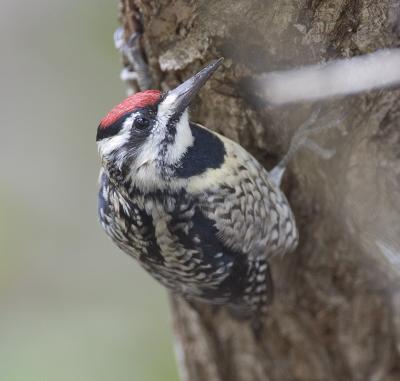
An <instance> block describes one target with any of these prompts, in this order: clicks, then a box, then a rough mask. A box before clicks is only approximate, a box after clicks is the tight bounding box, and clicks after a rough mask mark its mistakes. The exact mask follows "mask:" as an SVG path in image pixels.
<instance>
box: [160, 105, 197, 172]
mask: <svg viewBox="0 0 400 381" xmlns="http://www.w3.org/2000/svg"><path fill="white" fill-rule="evenodd" d="M193 142H194V139H193V135H192V131H191V130H190V126H189V115H188V112H187V110H185V112H184V113H183V114H182V116H181V118H180V120H179V122H178V124H177V125H176V135H175V140H174V143H173V144H171V145H170V146H169V148H168V151H167V154H166V158H165V160H166V162H167V163H168V164H174V163H176V162H177V161H178V160H179V159H181V157H182V156H183V154H184V153H185V152H186V151H187V149H188V148H189V147H190V146H192V145H193Z"/></svg>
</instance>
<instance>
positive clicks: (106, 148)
mask: <svg viewBox="0 0 400 381" xmlns="http://www.w3.org/2000/svg"><path fill="white" fill-rule="evenodd" d="M135 115H136V114H133V115H131V116H130V117H129V118H127V119H126V120H125V122H124V124H123V126H122V128H121V130H120V131H119V132H118V134H116V135H113V136H110V137H109V138H105V139H102V140H100V141H99V142H97V147H98V150H99V152H100V154H101V155H102V156H108V155H110V154H111V153H112V152H113V151H115V150H118V149H119V148H121V147H122V146H123V145H124V144H125V143H127V141H128V140H129V130H130V128H131V126H132V122H133V119H134V118H135Z"/></svg>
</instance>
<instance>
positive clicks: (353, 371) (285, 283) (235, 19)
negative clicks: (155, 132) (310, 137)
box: [121, 0, 400, 381]
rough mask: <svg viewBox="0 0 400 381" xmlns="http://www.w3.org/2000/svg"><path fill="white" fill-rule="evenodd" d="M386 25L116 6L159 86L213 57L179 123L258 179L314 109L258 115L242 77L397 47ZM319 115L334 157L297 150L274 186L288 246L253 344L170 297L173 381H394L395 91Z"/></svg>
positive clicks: (309, 9) (397, 290)
mask: <svg viewBox="0 0 400 381" xmlns="http://www.w3.org/2000/svg"><path fill="white" fill-rule="evenodd" d="M399 15H400V7H399V1H397V0H380V1H374V0H237V1H232V0H202V1H194V0H121V21H122V23H123V25H124V28H125V31H126V34H127V35H129V34H130V33H131V32H132V31H134V30H137V28H138V25H139V24H138V20H139V19H141V22H142V24H143V28H144V29H143V31H144V34H143V48H144V50H145V52H146V55H147V58H148V61H149V66H150V70H151V72H152V74H153V76H154V78H155V83H156V85H158V86H159V88H161V89H168V88H170V87H173V86H175V85H176V84H178V83H179V82H181V81H182V80H184V79H185V78H187V77H189V76H190V75H192V74H193V73H194V72H195V71H197V70H198V69H200V68H201V67H202V66H203V65H204V64H206V63H207V62H208V61H210V60H211V59H214V58H216V57H221V56H223V57H225V62H224V66H223V68H222V69H221V70H219V71H218V72H217V73H216V74H215V75H214V77H213V79H212V80H210V81H209V83H208V84H207V85H206V86H205V88H204V89H203V91H202V92H201V94H200V96H199V97H198V99H197V102H195V104H194V105H193V107H192V108H191V119H192V120H193V121H196V122H199V123H201V124H204V125H206V126H207V127H209V128H212V129H214V130H216V131H218V132H220V133H222V134H224V135H225V136H227V137H229V138H231V139H233V140H236V141H238V142H240V144H241V145H242V146H244V147H245V148H246V149H247V150H249V151H250V152H251V153H252V154H254V156H255V157H256V158H257V159H258V160H259V161H260V162H261V163H263V164H264V165H265V167H266V168H268V169H270V168H271V167H272V166H273V165H274V164H275V163H277V161H278V160H279V158H280V157H282V155H283V154H284V153H285V151H286V150H287V148H288V145H289V142H290V137H291V135H292V134H293V132H294V131H295V130H296V128H297V126H298V125H299V124H300V123H301V122H302V121H304V120H305V119H307V117H308V116H309V114H310V110H311V107H312V106H313V105H314V104H313V103H312V102H308V103H301V104H292V105H286V106H279V107H278V106H272V105H268V104H265V102H263V101H262V100H260V99H259V98H257V97H256V96H254V94H253V93H252V91H251V87H249V83H251V81H250V80H251V79H252V78H253V79H254V78H255V76H256V75H257V74H261V73H264V72H267V71H273V70H284V69H292V68H295V67H297V66H299V65H306V64H314V63H318V62H326V61H328V60H330V59H333V58H344V57H353V56H356V55H361V54H365V53H369V52H373V51H376V50H378V49H381V48H393V47H398V46H399V45H400V44H399V42H400V38H399V37H400V17H399ZM399 70H400V68H399ZM320 104H321V107H322V112H321V117H320V118H319V122H318V123H319V125H323V124H324V123H326V122H327V121H329V120H331V119H333V118H340V117H343V116H344V121H343V123H342V125H341V127H340V128H338V129H335V130H329V131H325V132H322V133H320V134H319V135H318V136H317V140H318V141H319V143H320V144H321V145H323V146H325V147H329V148H334V149H335V150H336V154H335V156H334V157H333V158H332V159H330V160H327V161H324V160H321V158H319V157H317V156H316V155H313V154H312V153H310V152H307V151H301V152H300V153H299V154H298V155H297V156H296V157H295V159H294V160H293V161H292V163H291V164H290V168H289V171H288V172H287V174H286V175H285V181H284V190H285V193H286V195H287V196H288V198H289V201H290V203H291V205H292V207H293V210H294V212H295V215H296V219H297V222H298V225H299V230H300V245H299V247H298V249H297V250H296V251H295V252H294V253H292V254H291V255H287V256H285V257H284V258H274V259H273V260H272V264H271V267H272V273H273V278H274V282H275V289H276V291H275V300H274V302H273V304H272V305H271V306H270V308H269V309H268V313H267V314H266V315H265V317H263V326H264V329H263V331H262V334H261V337H259V338H258V339H257V338H256V337H255V336H254V335H253V333H252V330H251V328H250V326H249V324H248V323H246V322H240V321H237V320H235V319H233V318H232V317H231V316H230V315H229V313H227V311H225V309H224V308H219V309H215V308H212V307H210V306H208V305H204V304H196V305H195V306H194V307H193V306H191V305H188V304H187V303H186V302H185V301H183V300H181V298H179V297H176V296H171V307H172V314H173V319H174V325H173V326H174V333H175V337H176V349H177V351H176V352H177V358H178V363H179V368H180V371H181V378H182V380H190V381H222V380H232V381H256V380H271V381H272V380H273V381H289V380H290V381H293V380H304V381H310V380H329V381H330V380H332V381H337V380H360V381H364V380H374V381H377V380H385V381H391V380H393V381H394V380H399V379H400V358H399V357H400V356H399V354H400V353H399V351H400V270H399V269H400V265H399V263H400V254H399V253H400V239H399V237H400V224H399V221H400V218H399V213H400V197H399V188H400V160H399V158H400V149H399V147H400V145H399V143H400V128H399V127H400V91H399V89H398V88H391V89H387V90H376V91H371V92H368V93H363V94H360V95H354V96H347V97H341V98H339V97H337V98H335V99H329V100H325V101H323V102H320Z"/></svg>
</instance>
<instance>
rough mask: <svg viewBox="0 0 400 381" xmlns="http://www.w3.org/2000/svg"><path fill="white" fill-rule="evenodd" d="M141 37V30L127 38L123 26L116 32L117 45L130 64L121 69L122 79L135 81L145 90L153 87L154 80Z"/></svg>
mask: <svg viewBox="0 0 400 381" xmlns="http://www.w3.org/2000/svg"><path fill="white" fill-rule="evenodd" d="M141 37H142V33H141V32H135V33H133V34H132V35H131V36H130V37H129V38H128V40H125V37H124V30H123V28H122V27H119V28H118V29H117V30H116V31H115V32H114V44H115V47H116V48H117V49H118V50H119V51H120V52H121V54H122V55H123V56H124V57H125V58H126V60H127V61H128V66H127V67H125V68H124V69H123V70H122V71H121V76H120V77H121V80H122V81H124V82H128V83H130V82H132V81H134V82H136V83H137V86H138V88H139V90H140V91H144V90H148V89H150V88H151V87H152V82H153V81H152V78H151V75H150V71H149V67H148V65H147V63H146V60H145V57H144V54H143V50H142V48H141V45H140V39H141Z"/></svg>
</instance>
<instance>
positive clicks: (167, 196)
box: [96, 59, 298, 315]
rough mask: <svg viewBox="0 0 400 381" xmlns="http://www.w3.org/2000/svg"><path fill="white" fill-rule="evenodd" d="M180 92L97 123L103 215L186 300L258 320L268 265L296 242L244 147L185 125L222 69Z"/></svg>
mask: <svg viewBox="0 0 400 381" xmlns="http://www.w3.org/2000/svg"><path fill="white" fill-rule="evenodd" d="M221 63H222V59H219V60H216V61H213V62H211V63H210V64H209V65H207V66H206V67H205V68H204V69H202V70H201V71H200V72H198V73H197V74H195V75H194V76H193V77H191V78H189V79H188V80H186V81H185V82H184V83H182V84H181V85H179V86H178V87H176V88H175V89H174V90H171V91H168V92H165V93H161V92H160V91H158V90H147V91H143V92H139V93H136V94H134V95H131V96H129V97H128V98H127V99H125V100H124V101H123V102H122V103H120V104H119V105H117V106H116V107H114V108H113V109H112V110H111V111H110V112H109V113H108V114H107V115H106V116H105V117H104V118H103V119H102V120H101V122H100V125H99V127H98V130H97V139H96V140H97V145H98V151H99V154H100V158H101V164H102V168H101V172H100V180H99V182H100V191H99V203H98V211H99V218H100V222H101V225H102V227H103V228H104V230H105V231H106V233H107V234H108V235H109V236H110V237H111V238H112V240H113V241H114V242H115V243H116V245H117V246H118V247H119V248H120V249H121V250H122V251H124V252H125V253H127V254H129V255H130V256H132V257H133V258H135V259H136V260H137V261H139V263H140V264H141V265H142V266H143V267H144V268H145V269H146V270H147V271H148V272H149V273H150V274H151V275H152V276H153V277H154V278H155V279H156V280H158V281H159V282H160V283H161V284H163V285H164V286H165V287H167V288H168V289H170V290H172V291H173V292H176V293H178V294H181V295H182V296H184V297H185V298H186V299H188V300H200V301H204V302H207V303H210V304H216V305H226V306H228V307H230V308H231V309H232V310H233V311H236V312H239V313H243V314H249V315H251V314H255V313H257V312H258V311H260V310H263V308H264V306H266V305H267V304H268V302H269V301H271V299H272V292H273V290H272V278H271V274H270V269H269V264H268V260H269V258H271V257H272V256H274V255H278V254H283V253H288V252H291V251H292V250H293V249H294V248H295V247H296V245H297V243H298V231H297V228H296V222H295V219H294V216H293V213H292V210H291V208H290V206H289V203H288V201H287V199H286V197H285V195H284V193H283V192H282V190H281V189H280V180H281V178H282V174H283V171H284V166H283V165H278V166H277V167H276V168H275V169H274V170H273V171H271V172H268V171H267V170H266V169H265V168H264V167H263V166H262V165H261V164H260V163H259V162H258V161H257V160H256V159H255V158H254V157H253V156H252V155H251V154H250V153H249V152H247V151H246V150H245V149H244V148H242V147H241V146H240V145H239V144H237V143H235V142H234V141H232V140H229V139H227V138H226V137H224V136H221V135H220V134H218V133H216V132H214V131H211V130H209V129H207V128H206V127H203V126H201V125H199V124H196V123H193V122H191V121H190V119H189V114H188V106H189V104H190V103H191V101H192V100H193V99H194V97H195V95H196V94H197V93H198V92H199V90H200V89H201V87H202V86H203V85H204V84H205V83H206V81H207V80H208V79H209V78H210V77H211V75H212V74H213V73H214V72H215V71H216V70H217V68H218V67H219V66H220V65H221Z"/></svg>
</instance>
